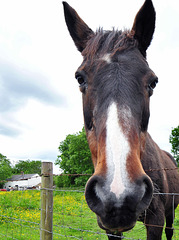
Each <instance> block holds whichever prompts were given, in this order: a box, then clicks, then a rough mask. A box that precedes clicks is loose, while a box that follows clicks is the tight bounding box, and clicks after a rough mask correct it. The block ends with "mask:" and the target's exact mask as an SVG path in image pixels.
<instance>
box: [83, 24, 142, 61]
mask: <svg viewBox="0 0 179 240" xmlns="http://www.w3.org/2000/svg"><path fill="white" fill-rule="evenodd" d="M137 46H138V42H137V40H136V39H135V38H134V36H133V34H132V32H131V31H129V30H124V31H121V30H120V31H118V30H115V29H114V28H113V30H112V31H105V30H103V28H99V29H98V30H97V31H96V33H93V34H92V35H91V36H90V38H89V40H88V41H87V43H86V48H85V49H84V50H83V52H82V55H83V56H84V57H85V58H87V59H88V60H91V61H92V60H94V59H95V58H96V57H101V56H104V55H105V54H107V53H109V54H111V55H112V56H114V55H115V53H116V52H117V51H123V50H126V49H131V48H134V47H137Z"/></svg>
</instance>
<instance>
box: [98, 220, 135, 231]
mask: <svg viewBox="0 0 179 240" xmlns="http://www.w3.org/2000/svg"><path fill="white" fill-rule="evenodd" d="M97 222H98V225H99V227H100V228H101V229H103V230H105V231H110V232H116V231H117V232H127V231H129V230H131V229H132V228H133V227H134V226H135V224H136V221H134V222H132V223H131V224H130V225H128V226H125V227H124V226H119V225H117V224H116V223H115V222H113V223H112V224H104V223H103V222H102V220H101V218H100V217H99V216H97Z"/></svg>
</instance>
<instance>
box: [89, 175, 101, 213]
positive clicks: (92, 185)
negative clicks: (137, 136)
mask: <svg viewBox="0 0 179 240" xmlns="http://www.w3.org/2000/svg"><path fill="white" fill-rule="evenodd" d="M103 182H104V181H103V179H102V177H99V176H92V177H91V178H90V179H89V180H88V182H87V184H86V188H85V198H86V202H87V204H88V206H89V208H90V209H91V210H92V211H93V212H95V213H96V214H98V215H100V214H101V213H102V212H103V203H102V201H101V199H100V198H99V197H98V196H97V190H96V187H97V185H99V186H100V188H101V187H102V185H103Z"/></svg>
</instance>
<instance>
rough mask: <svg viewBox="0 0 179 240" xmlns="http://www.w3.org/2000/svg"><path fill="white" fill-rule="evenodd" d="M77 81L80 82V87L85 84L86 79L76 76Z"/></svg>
mask: <svg viewBox="0 0 179 240" xmlns="http://www.w3.org/2000/svg"><path fill="white" fill-rule="evenodd" d="M75 77H76V80H77V81H78V83H79V85H82V84H84V83H85V80H84V78H83V77H82V76H81V75H76V76H75Z"/></svg>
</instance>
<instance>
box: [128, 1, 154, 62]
mask: <svg viewBox="0 0 179 240" xmlns="http://www.w3.org/2000/svg"><path fill="white" fill-rule="evenodd" d="M154 30H155V9H154V7H153V4H152V1H151V0H145V2H144V4H143V6H142V7H141V9H140V10H139V12H138V13H137V15H136V17H135V20H134V24H133V27H132V30H131V33H132V35H133V36H134V38H136V39H137V40H138V43H139V45H138V48H139V50H140V51H141V53H142V54H143V55H144V57H146V50H147V48H148V47H149V45H150V43H151V41H152V36H153V33H154Z"/></svg>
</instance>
